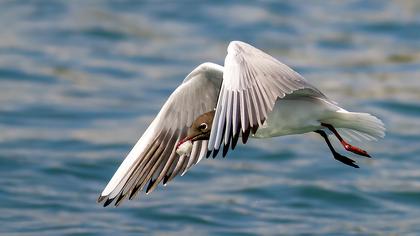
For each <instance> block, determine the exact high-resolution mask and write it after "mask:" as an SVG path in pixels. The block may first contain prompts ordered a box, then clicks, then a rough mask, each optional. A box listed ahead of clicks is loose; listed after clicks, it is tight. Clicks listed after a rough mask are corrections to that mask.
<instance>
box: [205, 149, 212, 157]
mask: <svg viewBox="0 0 420 236" xmlns="http://www.w3.org/2000/svg"><path fill="white" fill-rule="evenodd" d="M211 153H212V151H209V150H207V153H206V158H209V157H210V156H211Z"/></svg>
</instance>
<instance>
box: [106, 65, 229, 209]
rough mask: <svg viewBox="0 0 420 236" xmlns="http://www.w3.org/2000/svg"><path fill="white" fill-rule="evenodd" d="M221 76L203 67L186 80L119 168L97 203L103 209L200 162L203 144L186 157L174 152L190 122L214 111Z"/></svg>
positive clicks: (214, 68)
mask: <svg viewBox="0 0 420 236" xmlns="http://www.w3.org/2000/svg"><path fill="white" fill-rule="evenodd" d="M222 74H223V67H221V66H219V65H216V64H213V63H204V64H202V65H200V66H198V67H197V68H196V69H195V70H193V71H192V72H191V73H190V74H189V75H188V76H187V78H186V79H185V80H184V82H183V83H182V84H181V85H180V86H179V87H178V88H177V89H176V90H175V91H174V92H173V93H172V94H171V96H170V97H169V98H168V100H167V101H166V103H165V104H164V105H163V107H162V109H161V111H160V112H159V114H158V115H157V116H156V118H155V119H154V121H153V122H152V123H151V125H150V126H149V127H148V129H147V130H146V132H145V133H144V134H143V136H142V137H141V138H140V139H139V141H138V142H137V143H136V145H135V146H134V147H133V149H132V150H131V151H130V153H129V154H128V155H127V157H126V158H125V160H124V161H123V163H122V164H121V165H120V167H119V168H118V170H117V171H116V173H115V174H114V176H113V177H112V178H111V180H110V182H109V183H108V185H107V186H106V187H105V189H104V190H103V192H102V193H101V195H100V197H99V198H98V201H99V202H102V201H104V206H106V205H109V204H110V203H112V202H113V201H114V200H115V199H116V201H115V205H118V204H120V202H121V201H122V200H124V199H125V198H126V197H127V196H129V198H130V199H131V198H133V197H134V196H135V194H136V193H137V192H138V191H141V190H146V192H147V193H148V192H151V191H153V189H155V188H156V186H157V185H158V184H159V183H160V182H161V181H162V180H163V181H164V182H165V183H166V182H168V181H170V180H171V179H172V178H173V177H175V176H176V175H177V174H178V173H185V172H186V171H187V170H188V169H189V168H190V167H191V166H192V165H194V164H196V163H197V162H198V161H199V160H201V158H202V157H203V156H204V155H205V154H206V151H207V145H206V144H207V141H197V142H194V144H193V150H194V152H193V153H192V154H191V155H190V156H182V157H179V155H178V154H176V150H175V149H176V145H177V143H178V142H179V141H180V140H181V139H182V138H184V137H185V136H186V134H187V130H188V127H190V126H191V124H192V122H193V121H194V120H195V119H196V118H197V117H198V116H199V115H201V114H203V113H205V112H207V111H211V110H213V109H214V108H215V106H216V102H217V97H218V94H219V90H220V86H221V83H222V79H223V78H222ZM203 143H204V145H203Z"/></svg>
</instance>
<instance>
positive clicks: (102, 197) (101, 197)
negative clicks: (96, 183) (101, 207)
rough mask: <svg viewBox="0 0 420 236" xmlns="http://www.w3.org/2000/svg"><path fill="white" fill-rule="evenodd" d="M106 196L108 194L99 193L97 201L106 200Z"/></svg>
mask: <svg viewBox="0 0 420 236" xmlns="http://www.w3.org/2000/svg"><path fill="white" fill-rule="evenodd" d="M105 198H106V196H102V195H99V197H98V199H96V202H97V203H101V202H102V201H103V200H105Z"/></svg>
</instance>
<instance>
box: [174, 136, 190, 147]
mask: <svg viewBox="0 0 420 236" xmlns="http://www.w3.org/2000/svg"><path fill="white" fill-rule="evenodd" d="M191 139H192V138H190V137H188V136H187V137H185V138H184V139H182V140H181V141H179V142H178V144H177V145H176V149H175V150H177V149H178V147H179V146H180V145H181V144H183V143H185V142H187V141H189V140H191Z"/></svg>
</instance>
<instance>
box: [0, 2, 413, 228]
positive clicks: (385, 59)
mask: <svg viewBox="0 0 420 236" xmlns="http://www.w3.org/2000/svg"><path fill="white" fill-rule="evenodd" d="M0 28H1V31H0V185H1V187H0V212H1V214H0V234H1V235H139V234H146V235H416V234H417V233H419V232H420V224H419V222H420V171H419V169H420V156H419V152H420V146H419V142H420V3H419V1H415V0H412V1H410V0H400V1H397V0H395V1H379V0H378V1H365V0H350V1H321V0H319V1H311V2H307V1H303V0H302V1H256V2H254V1H230V2H229V3H226V2H225V1H202V2H200V3H198V2H196V1H185V2H181V1H179V2H175V1H162V2H157V1H111V0H105V1H82V0H76V1H64V0H57V1H52V0H51V1H47V0H43V1H0ZM231 40H242V41H245V42H248V43H250V44H252V45H254V46H256V47H258V48H261V49H262V50H264V51H266V52H268V53H269V54H271V55H273V56H274V57H276V58H278V59H279V60H281V61H282V62H284V63H286V64H288V65H290V66H291V67H292V68H294V69H295V70H297V71H298V72H299V73H301V74H302V75H303V76H304V77H306V78H307V79H308V80H309V81H310V82H311V83H313V84H314V85H315V86H317V87H318V88H320V89H321V90H322V91H324V92H325V93H326V94H327V95H328V96H329V97H330V98H332V99H333V100H335V101H337V102H338V103H339V104H340V105H342V106H343V107H345V108H346V109H348V110H352V111H362V112H369V113H372V114H374V115H376V116H378V117H379V118H381V119H382V120H383V121H384V123H385V124H386V126H387V136H386V137H385V139H383V140H380V141H379V142H374V143H366V144H364V147H365V148H366V149H367V150H368V151H369V153H370V154H372V156H373V157H374V158H373V159H372V160H366V159H363V158H357V157H354V155H351V154H349V153H347V152H344V151H343V150H342V149H341V147H338V150H340V152H341V153H343V154H344V153H345V154H346V155H348V156H349V157H351V158H356V160H357V161H358V163H359V164H360V166H361V169H353V168H350V167H347V166H345V165H343V164H341V163H339V162H337V161H335V160H333V158H332V157H331V154H330V152H329V150H328V148H327V146H326V145H325V143H324V141H323V140H322V139H321V138H320V137H318V136H317V135H316V134H307V135H299V136H289V137H280V138H275V139H271V140H251V142H250V143H249V145H246V146H244V145H241V146H240V147H239V148H237V150H235V152H232V153H230V155H229V156H228V158H226V159H222V158H217V159H216V160H212V159H208V160H203V161H202V162H201V163H200V164H199V165H197V166H196V167H194V168H193V169H192V170H191V171H189V172H188V173H187V174H186V175H185V176H182V177H177V178H176V179H175V180H174V181H173V182H171V184H169V185H168V186H166V187H162V186H161V187H159V188H158V189H157V190H156V191H155V192H153V194H150V195H147V196H145V195H143V194H141V196H140V199H138V198H137V199H136V200H134V201H129V202H125V203H123V204H122V206H121V207H119V208H112V207H111V208H103V207H102V206H100V205H98V204H96V202H95V201H96V198H97V196H98V194H99V193H100V192H101V191H102V189H103V188H104V187H105V185H106V183H107V182H108V181H109V179H110V178H111V176H112V175H113V173H114V171H115V170H116V169H117V167H118V166H119V164H120V163H121V161H122V160H123V158H124V157H125V155H126V154H127V153H128V151H129V150H130V149H131V147H132V146H133V144H134V143H135V142H136V141H137V139H138V138H139V137H140V135H141V134H142V132H143V131H144V130H145V128H146V127H147V126H148V124H149V123H150V121H151V119H152V118H153V117H154V116H155V114H157V112H158V111H159V110H160V107H161V105H162V104H163V103H164V102H165V100H166V99H167V97H168V96H169V95H170V93H171V92H172V91H173V90H174V89H175V88H176V87H177V86H178V85H179V84H180V83H181V82H182V80H183V79H184V77H185V76H186V75H187V74H188V73H189V72H190V71H191V70H192V69H193V68H195V67H196V66H197V65H198V64H200V63H202V62H205V61H211V62H215V63H219V64H223V61H224V57H225V55H226V48H227V45H228V43H229V42H230V41H231Z"/></svg>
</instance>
